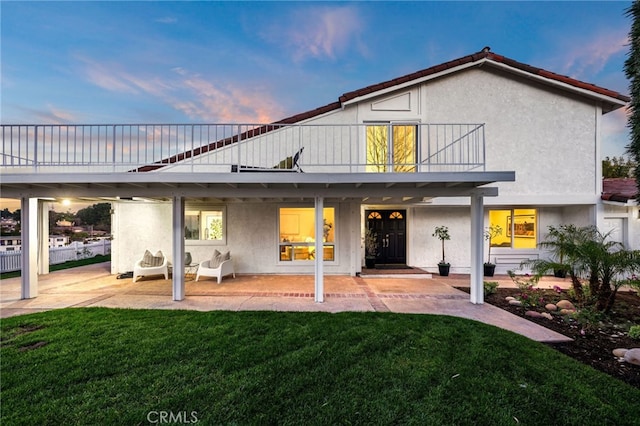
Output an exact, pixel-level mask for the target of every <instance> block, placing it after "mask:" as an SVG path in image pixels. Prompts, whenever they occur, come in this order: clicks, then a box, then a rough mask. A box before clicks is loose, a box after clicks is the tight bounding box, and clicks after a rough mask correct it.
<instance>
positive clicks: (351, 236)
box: [0, 48, 629, 303]
mask: <svg viewBox="0 0 640 426" xmlns="http://www.w3.org/2000/svg"><path fill="white" fill-rule="evenodd" d="M628 101H629V98H628V97H626V96H623V95H621V94H619V93H617V92H614V91H611V90H607V89H604V88H602V87H598V86H595V85H592V84H588V83H585V82H582V81H579V80H575V79H573V78H570V77H566V76H562V75H559V74H555V73H553V72H550V71H546V70H543V69H540V68H535V67H532V66H529V65H526V64H522V63H519V62H517V61H514V60H511V59H508V58H505V57H503V56H501V55H498V54H495V53H492V52H491V51H490V50H489V49H488V48H485V49H483V50H482V51H481V52H478V53H475V54H472V55H469V56H465V57H463V58H459V59H456V60H453V61H450V62H446V63H444V64H440V65H437V66H434V67H430V68H427V69H424V70H421V71H417V72H415V73H413V74H409V75H406V76H403V77H399V78H396V79H393V80H389V81H386V82H382V83H379V84H375V85H371V86H368V87H365V88H363V89H359V90H356V91H353V92H349V93H345V94H343V95H342V96H340V97H339V99H338V101H337V102H334V103H331V104H329V105H326V106H323V107H320V108H318V109H315V110H312V111H309V112H305V113H301V114H298V115H295V116H293V117H289V118H287V119H284V120H281V121H279V122H277V123H275V124H268V125H263V124H261V125H247V124H238V125H215V124H212V125H135V126H134V125H124V126H111V125H109V126H107V125H103V126H61V127H56V126H40V127H38V126H31V127H28V126H4V127H5V129H3V135H4V138H7V137H10V138H12V140H14V144H13V146H17V147H21V150H18V149H17V150H16V152H12V153H4V157H3V166H2V172H3V181H2V183H0V185H1V189H2V191H3V194H4V196H6V197H10V196H13V197H20V198H22V212H23V215H26V218H27V219H28V218H32V219H31V220H32V222H31V226H30V227H29V228H28V231H27V232H30V237H29V238H28V240H29V241H30V242H32V244H33V245H37V239H36V238H35V236H34V235H35V234H36V230H37V228H38V226H39V225H38V224H39V223H42V220H44V217H43V216H45V215H46V212H44V211H43V210H44V209H43V207H42V205H38V203H37V202H36V201H35V200H34V199H33V198H35V197H58V196H60V197H61V196H64V197H67V198H68V197H73V196H75V197H84V198H85V199H86V198H89V197H95V199H100V200H102V201H105V200H106V201H111V202H112V206H113V220H112V234H113V243H112V244H113V246H112V272H114V273H118V272H125V271H130V270H132V268H133V264H134V262H135V261H136V260H137V259H139V258H140V257H141V256H142V254H143V253H144V251H145V250H146V249H149V250H151V251H155V250H158V249H160V250H162V251H163V252H164V253H166V254H167V255H168V256H169V258H170V260H171V262H172V263H173V265H174V268H175V269H177V270H181V269H182V268H183V259H184V252H185V251H188V252H190V253H191V255H192V258H193V259H194V260H195V261H201V260H205V259H207V258H209V257H210V256H211V255H212V253H213V251H214V249H218V250H220V251H227V250H230V251H231V253H232V257H233V259H234V261H235V265H236V272H238V273H255V274H274V273H275V274H295V273H302V274H314V275H315V277H316V289H315V292H316V301H322V300H323V292H324V287H323V276H324V275H325V274H350V275H356V274H358V273H360V272H361V271H362V269H363V264H364V248H363V244H362V236H363V235H364V229H366V228H372V229H374V230H375V232H376V234H377V238H378V252H377V262H378V263H379V264H392V265H393V264H407V265H410V266H414V267H420V268H425V269H428V270H432V271H436V264H437V262H438V260H440V250H439V247H440V245H439V243H440V242H439V241H438V240H437V239H436V238H434V237H432V233H433V231H434V228H435V227H436V226H440V225H445V226H448V227H449V230H450V233H451V240H450V241H447V261H449V262H451V264H452V272H453V273H456V272H458V273H469V274H470V275H471V284H472V286H471V301H472V302H473V303H482V301H483V296H482V281H483V277H482V263H483V262H484V261H486V260H488V259H486V258H485V257H484V253H485V251H486V249H487V242H486V241H485V240H484V238H483V231H484V229H485V228H486V227H488V226H489V225H499V226H500V227H501V228H502V233H501V234H500V235H499V236H498V237H497V238H496V239H494V240H493V241H492V242H493V245H492V249H491V254H492V256H491V259H490V260H491V261H492V262H495V263H497V273H504V272H506V270H507V269H512V268H515V267H517V266H518V265H519V263H520V261H521V260H524V259H527V258H535V257H539V256H544V253H541V252H540V250H538V249H537V243H538V242H539V241H541V239H543V238H544V235H545V231H546V229H547V227H548V226H550V225H558V224H563V223H574V224H577V225H589V224H595V225H599V226H602V225H603V224H604V220H605V214H604V211H605V209H604V208H603V201H602V200H601V198H600V195H601V192H602V176H601V175H602V173H601V161H600V159H601V152H600V146H601V134H600V132H601V127H602V124H601V117H602V115H603V114H606V113H608V112H611V111H613V110H615V109H618V108H621V107H623V106H624V105H625V104H626V103H627V102H628ZM62 127H63V131H60V129H61V128H62ZM18 134H19V136H17V135H18ZM8 135H9V136H8ZM29 135H31V136H29ZM21 138H22V139H21ZM34 141H37V142H34ZM70 141H74V143H73V144H72V143H71V142H70ZM42 144H49V145H50V144H54V145H57V146H58V147H57V148H51V147H49V146H47V147H43V148H40V147H39V145H42ZM32 145H34V146H36V147H37V148H33V147H32ZM3 146H9V145H8V144H5V145H3ZM69 146H73V147H74V152H68V149H69V148H68V147H69ZM26 147H31V148H29V149H31V151H29V149H27V148H26ZM40 149H41V151H39V150H40ZM34 151H35V152H39V153H41V154H40V156H39V157H37V158H36V156H34V155H33V152H34ZM57 151H63V153H62V154H55V155H53V154H52V155H49V152H57ZM30 152H31V154H30ZM61 159H62V160H61ZM63 166H64V170H61V168H62V167H63ZM274 167H275V169H274ZM50 182H56V183H55V184H51V183H50ZM41 204H42V203H41ZM35 216H40V219H39V220H38V219H34V218H33V217H35ZM23 223H24V220H23ZM29 230H30V231H29ZM23 237H24V235H23ZM23 239H25V238H23ZM320 239H321V240H322V250H319V248H318V247H317V246H316V240H318V241H319V240H320ZM36 252H37V250H36V249H35V248H34V249H33V253H32V254H31V255H30V256H29V257H28V259H30V260H31V263H30V265H31V266H30V267H31V272H30V274H31V275H29V276H28V277H27V278H23V297H32V295H33V294H34V293H35V294H37V284H35V285H34V282H36V283H37V276H36V275H35V270H36V268H37V265H36V263H35V259H36V258H37V256H36ZM318 252H321V253H322V256H319V255H318V254H317V253H318ZM25 256H26V255H25ZM323 259H324V261H322V260H323ZM41 272H42V268H41ZM173 298H174V300H181V299H183V298H184V277H183V274H174V278H173Z"/></svg>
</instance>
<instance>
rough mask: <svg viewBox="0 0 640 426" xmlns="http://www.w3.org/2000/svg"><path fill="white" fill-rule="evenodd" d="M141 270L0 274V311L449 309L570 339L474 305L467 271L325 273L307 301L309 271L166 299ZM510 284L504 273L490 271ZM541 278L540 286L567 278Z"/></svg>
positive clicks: (189, 285) (543, 337)
mask: <svg viewBox="0 0 640 426" xmlns="http://www.w3.org/2000/svg"><path fill="white" fill-rule="evenodd" d="M155 278H156V277H149V278H143V279H142V280H140V281H138V282H136V283H133V282H132V280H131V279H130V278H129V279H117V277H116V276H115V275H111V274H110V264H109V263H108V262H107V263H99V264H95V265H89V266H83V267H79V268H73V269H67V270H63V271H57V272H52V273H50V274H47V275H41V276H40V277H39V295H38V297H36V298H33V299H24V300H21V299H20V278H9V279H5V280H2V281H0V318H7V317H11V316H15V315H23V314H29V313H35V312H42V311H47V310H51V309H60V308H67V307H108V308H134V309H187V310H197V311H212V310H228V311H257V310H267V311H299V312H347V311H349V312H374V311H377V312H395V313H415V314H435V315H451V316H456V317H462V318H468V319H472V320H476V321H480V322H483V323H486V324H491V325H494V326H496V327H500V328H503V329H506V330H510V331H513V332H515V333H519V334H522V335H524V336H526V337H528V338H530V339H532V340H536V341H540V342H563V341H570V340H571V339H569V338H567V337H565V336H563V335H561V334H558V333H556V332H554V331H552V330H549V329H547V328H544V327H541V326H539V325H537V324H535V323H533V322H530V321H527V320H525V319H523V318H520V317H518V316H515V315H513V314H510V313H508V312H506V311H504V310H502V309H500V308H497V307H495V306H492V305H489V304H483V305H474V304H472V303H470V302H469V295H468V294H467V293H465V292H463V291H460V290H458V289H456V288H454V287H468V286H469V276H468V275H452V276H449V277H439V276H433V277H431V275H429V274H424V273H422V274H397V275H394V274H393V273H392V272H391V271H390V273H389V274H384V275H362V276H360V277H350V276H325V279H324V284H325V301H324V302H323V303H315V302H314V297H313V291H314V277H313V276H309V275H251V274H247V275H237V276H236V278H232V277H226V278H224V279H223V280H222V282H221V283H220V284H217V283H216V281H215V279H207V280H204V281H202V280H201V281H199V282H195V281H187V282H186V297H185V299H184V300H182V301H179V302H175V301H173V300H172V299H171V294H172V292H171V291H172V290H171V286H172V284H171V280H164V279H162V277H157V279H155ZM491 280H492V281H498V282H499V285H500V286H501V287H514V284H513V283H512V282H511V280H510V279H509V278H508V277H506V276H496V277H493V278H492V279H491ZM567 284H568V283H567V282H564V281H563V280H557V279H553V278H549V279H546V278H545V279H543V280H542V281H541V285H540V286H541V287H549V288H550V287H552V286H553V285H560V286H562V287H566V286H567Z"/></svg>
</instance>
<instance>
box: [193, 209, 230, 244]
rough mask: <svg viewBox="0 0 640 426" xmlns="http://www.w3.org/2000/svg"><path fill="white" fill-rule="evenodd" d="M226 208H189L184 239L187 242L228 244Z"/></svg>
mask: <svg viewBox="0 0 640 426" xmlns="http://www.w3.org/2000/svg"><path fill="white" fill-rule="evenodd" d="M225 213H226V212H225V208H224V207H211V206H207V207H206V210H204V209H203V210H196V209H195V208H193V206H187V209H186V211H185V215H184V237H185V239H186V240H187V241H194V240H195V241H207V242H211V243H217V244H219V245H224V244H226V232H225V231H226V230H225V227H226V214H225Z"/></svg>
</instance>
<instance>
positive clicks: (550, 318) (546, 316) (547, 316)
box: [540, 312, 553, 320]
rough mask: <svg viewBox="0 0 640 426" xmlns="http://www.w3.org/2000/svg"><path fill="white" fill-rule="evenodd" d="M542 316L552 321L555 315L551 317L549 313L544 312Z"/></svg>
mask: <svg viewBox="0 0 640 426" xmlns="http://www.w3.org/2000/svg"><path fill="white" fill-rule="evenodd" d="M540 315H542V316H543V317H545V318H546V319H548V320H552V319H553V315H551V314H550V313H549V312H543V313H541V314H540Z"/></svg>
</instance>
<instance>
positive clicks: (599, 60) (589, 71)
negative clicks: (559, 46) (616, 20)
mask: <svg viewBox="0 0 640 426" xmlns="http://www.w3.org/2000/svg"><path fill="white" fill-rule="evenodd" d="M628 46H629V38H628V36H627V33H626V30H625V29H619V30H617V31H607V32H604V33H599V34H596V35H595V37H593V38H592V39H591V40H581V41H580V42H577V43H575V45H574V46H573V47H572V48H570V49H567V50H566V51H565V52H563V53H562V56H563V65H562V68H561V69H562V70H563V72H564V73H566V74H569V75H571V76H573V77H575V78H584V77H585V76H589V75H594V74H597V73H599V72H600V71H602V69H603V68H604V67H605V65H606V64H607V62H609V60H610V59H611V57H613V56H615V55H618V54H620V53H622V52H624V51H626V50H627V49H628Z"/></svg>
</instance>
